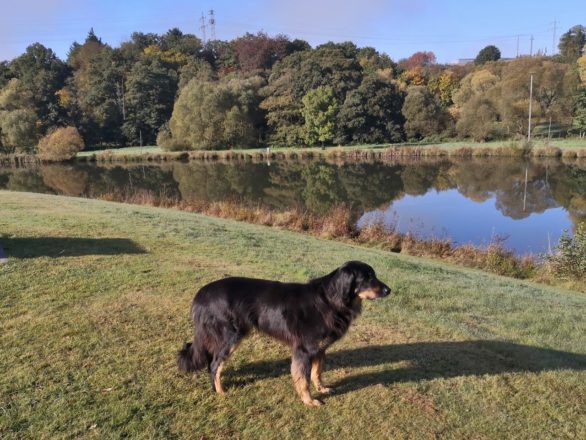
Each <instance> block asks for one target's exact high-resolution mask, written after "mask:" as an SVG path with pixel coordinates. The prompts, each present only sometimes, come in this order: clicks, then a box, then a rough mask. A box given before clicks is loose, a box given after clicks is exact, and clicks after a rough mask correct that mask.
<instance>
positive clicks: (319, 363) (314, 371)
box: [311, 356, 334, 394]
mask: <svg viewBox="0 0 586 440" xmlns="http://www.w3.org/2000/svg"><path fill="white" fill-rule="evenodd" d="M323 368H324V358H323V356H317V357H316V358H315V359H313V360H312V361H311V381H312V382H313V385H314V386H315V389H316V390H317V391H318V392H320V393H324V394H330V393H332V392H333V391H334V390H333V389H332V388H328V387H326V386H325V385H324V384H323V383H322V381H321V373H322V371H323Z"/></svg>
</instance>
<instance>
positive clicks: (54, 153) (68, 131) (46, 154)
mask: <svg viewBox="0 0 586 440" xmlns="http://www.w3.org/2000/svg"><path fill="white" fill-rule="evenodd" d="M84 146H85V144H84V142H83V139H82V137H81V135H80V134H79V132H78V131H77V128H75V127H60V128H57V129H55V130H52V131H51V132H50V133H48V134H47V135H46V136H44V137H43V138H41V140H40V141H39V145H38V153H39V155H40V156H41V157H42V158H43V159H45V160H55V161H61V160H69V159H72V158H73V157H75V154H76V153H77V152H78V151H81V150H83V148H84Z"/></svg>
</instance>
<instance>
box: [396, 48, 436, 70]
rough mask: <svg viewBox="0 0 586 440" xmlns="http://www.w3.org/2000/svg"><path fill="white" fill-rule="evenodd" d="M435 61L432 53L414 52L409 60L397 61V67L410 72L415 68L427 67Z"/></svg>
mask: <svg viewBox="0 0 586 440" xmlns="http://www.w3.org/2000/svg"><path fill="white" fill-rule="evenodd" d="M436 61H437V59H436V57H435V54H434V53H433V52H415V53H414V54H413V55H411V56H410V57H409V58H406V59H403V60H401V61H399V67H400V68H401V69H403V70H411V69H414V68H416V67H428V66H431V65H433V64H435V63H436Z"/></svg>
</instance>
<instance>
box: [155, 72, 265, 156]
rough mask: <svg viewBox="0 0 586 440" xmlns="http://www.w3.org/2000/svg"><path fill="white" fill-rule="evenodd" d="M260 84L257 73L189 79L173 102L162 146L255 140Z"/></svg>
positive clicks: (243, 144) (223, 146) (219, 146)
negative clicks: (219, 79)
mask: <svg viewBox="0 0 586 440" xmlns="http://www.w3.org/2000/svg"><path fill="white" fill-rule="evenodd" d="M262 86H264V80H263V79H262V78H260V77H252V78H247V79H243V78H234V79H231V80H228V81H222V82H209V81H198V80H197V79H192V80H191V81H190V82H189V84H187V85H186V86H185V87H184V88H183V89H182V90H181V92H180V94H179V97H178V98H177V101H176V102H175V106H174V108H173V115H172V116H171V120H170V121H169V129H170V138H168V139H165V141H166V145H163V147H165V148H167V149H192V148H194V149H210V150H213V149H226V148H232V147H250V146H253V145H255V144H257V142H258V138H259V133H260V132H261V130H262V125H263V120H264V118H263V115H262V114H261V113H260V112H259V107H258V103H259V101H260V97H259V89H260V88H261V87H262ZM162 137H163V136H162Z"/></svg>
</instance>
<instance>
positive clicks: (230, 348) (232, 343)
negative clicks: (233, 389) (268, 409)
mask: <svg viewBox="0 0 586 440" xmlns="http://www.w3.org/2000/svg"><path fill="white" fill-rule="evenodd" d="M241 339H242V335H240V334H238V333H230V334H229V335H228V336H227V337H226V338H225V339H224V343H223V344H222V346H221V347H220V350H219V351H218V353H214V356H213V359H212V362H211V364H210V375H211V379H212V389H213V390H214V391H216V392H217V393H218V394H222V395H224V394H226V391H224V388H223V387H222V380H221V375H222V370H223V369H224V363H225V362H226V361H227V360H228V358H229V357H230V355H231V354H232V353H233V352H234V350H236V347H237V346H238V343H239V342H240V340H241Z"/></svg>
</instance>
